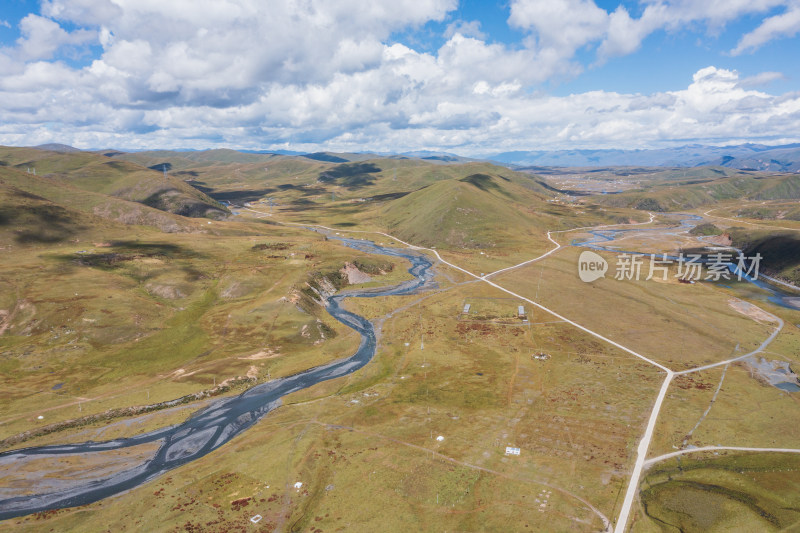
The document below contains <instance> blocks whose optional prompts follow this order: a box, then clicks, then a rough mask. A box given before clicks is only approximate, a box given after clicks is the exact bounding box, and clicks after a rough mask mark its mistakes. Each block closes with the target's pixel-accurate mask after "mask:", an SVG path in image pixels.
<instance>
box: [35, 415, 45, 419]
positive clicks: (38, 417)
mask: <svg viewBox="0 0 800 533" xmlns="http://www.w3.org/2000/svg"><path fill="white" fill-rule="evenodd" d="M36 419H37V420H44V417H43V416H42V415H39V416H37V417H36Z"/></svg>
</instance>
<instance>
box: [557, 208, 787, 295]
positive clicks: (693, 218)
mask: <svg viewBox="0 0 800 533" xmlns="http://www.w3.org/2000/svg"><path fill="white" fill-rule="evenodd" d="M666 216H672V217H675V218H676V219H677V225H675V226H673V227H670V228H656V229H654V228H621V229H599V230H589V231H586V232H585V233H588V234H590V235H592V238H590V239H588V240H578V239H575V240H573V241H572V242H571V243H570V244H571V245H572V246H578V247H581V248H590V249H592V250H603V251H607V252H613V253H617V254H630V255H643V256H649V255H650V254H648V253H642V252H638V251H635V250H620V249H618V248H615V247H611V246H609V245H610V244H611V243H613V242H614V241H617V240H618V239H620V237H624V236H626V235H629V234H632V233H637V232H638V233H651V234H652V233H659V234H660V235H671V236H679V235H680V234H685V232H687V231H689V230H690V229H692V228H694V227H695V226H696V225H697V223H698V222H699V221H701V220H703V217H701V216H698V215H689V214H683V213H676V214H672V215H666ZM698 240H700V241H703V240H704V239H703V237H698ZM732 250H736V252H738V253H741V251H740V250H737V249H735V248H734V249H732ZM734 255H736V254H734ZM656 256H657V258H658V259H662V254H656ZM666 259H667V260H670V261H673V262H677V261H678V260H679V259H680V258H679V256H677V255H674V254H666ZM699 262H700V263H705V262H708V261H706V260H704V259H702V260H700V261H699ZM728 270H729V271H730V272H731V273H732V275H731V279H738V276H737V272H738V264H734V263H728ZM741 278H742V281H747V282H749V283H750V284H751V285H752V286H753V288H758V289H761V290H762V291H765V293H766V294H764V293H762V294H758V292H757V291H751V292H752V293H751V294H748V296H749V297H752V298H755V299H758V300H766V301H769V302H772V303H774V304H776V305H779V306H781V307H785V308H787V309H794V310H800V297H798V294H797V293H792V292H789V291H786V290H783V289H781V288H780V287H778V286H776V285H773V284H770V283H766V282H764V281H763V280H761V279H758V278H757V277H756V278H754V277H751V276H748V275H746V274H744V273H742V276H741Z"/></svg>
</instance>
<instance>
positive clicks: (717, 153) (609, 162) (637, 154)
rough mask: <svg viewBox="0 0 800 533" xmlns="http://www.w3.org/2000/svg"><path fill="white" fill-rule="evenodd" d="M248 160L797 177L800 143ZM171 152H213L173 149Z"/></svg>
mask: <svg viewBox="0 0 800 533" xmlns="http://www.w3.org/2000/svg"><path fill="white" fill-rule="evenodd" d="M34 148H38V149H40V150H50V151H54V152H77V151H80V150H78V149H77V148H73V147H71V146H66V145H63V144H43V145H40V146H35V147H34ZM228 151H229V152H239V153H241V154H251V155H274V154H279V155H290V156H301V157H305V158H307V159H313V160H316V161H323V162H328V163H343V162H347V161H360V160H364V159H370V158H375V157H394V158H397V157H401V158H402V157H409V158H417V159H423V160H428V161H432V162H439V163H464V162H468V161H477V160H488V161H493V162H496V163H500V164H503V165H507V166H513V167H523V168H524V167H619V166H623V167H624V166H641V167H699V166H721V167H728V168H735V169H739V170H766V171H774V172H800V144H786V145H781V146H767V145H764V144H740V145H735V146H706V145H700V144H691V145H686V146H680V147H676V148H659V149H652V150H614V149H608V150H605V149H603V150H591V149H589V150H531V151H516V152H503V153H499V154H491V155H486V156H484V157H482V158H467V157H463V156H460V155H457V154H453V153H449V152H433V151H427V150H418V151H414V152H402V153H399V154H396V153H388V152H380V153H374V152H363V153H336V152H314V153H305V152H294V151H291V150H270V151H267V150H264V151H261V150H258V151H256V150H228ZM173 152H197V153H204V152H213V150H211V151H206V150H204V151H195V150H173Z"/></svg>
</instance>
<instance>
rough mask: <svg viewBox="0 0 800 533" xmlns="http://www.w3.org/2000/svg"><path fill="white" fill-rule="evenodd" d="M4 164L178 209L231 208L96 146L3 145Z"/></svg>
mask: <svg viewBox="0 0 800 533" xmlns="http://www.w3.org/2000/svg"><path fill="white" fill-rule="evenodd" d="M0 168H7V169H15V170H18V171H21V172H23V173H25V174H28V173H29V172H30V174H28V175H30V176H32V177H36V178H40V179H46V180H48V181H50V182H53V183H60V184H63V185H69V186H72V187H75V188H78V189H82V190H84V191H87V192H92V193H100V194H104V195H108V196H113V197H117V198H122V199H125V200H130V201H133V202H138V203H141V204H144V205H147V206H149V207H153V208H155V209H159V210H161V211H166V212H169V213H174V214H178V215H183V216H188V217H205V218H214V219H220V218H223V217H225V216H227V214H228V213H227V210H226V209H225V208H224V207H223V206H222V205H221V204H219V203H218V202H216V201H215V200H212V199H211V198H209V197H208V196H207V195H206V194H204V193H203V192H201V191H199V190H197V189H195V188H194V187H192V186H190V185H188V184H187V183H185V182H184V181H183V180H181V179H177V178H174V177H171V176H167V178H166V179H165V178H164V175H163V173H161V172H158V171H154V170H150V169H148V168H145V167H142V166H140V165H137V164H135V163H132V162H128V161H116V160H113V159H111V158H109V157H106V156H103V155H99V154H95V153H91V152H69V153H64V152H52V151H47V150H38V149H30V148H8V147H2V148H0ZM34 170H35V172H36V174H35V176H34V175H33V172H34Z"/></svg>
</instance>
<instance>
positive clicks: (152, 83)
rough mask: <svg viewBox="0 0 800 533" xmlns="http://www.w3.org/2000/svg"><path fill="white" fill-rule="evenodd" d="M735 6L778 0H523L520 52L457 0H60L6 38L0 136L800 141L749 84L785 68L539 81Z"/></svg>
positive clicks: (406, 144)
mask: <svg viewBox="0 0 800 533" xmlns="http://www.w3.org/2000/svg"><path fill="white" fill-rule="evenodd" d="M723 3H724V4H725V5H728V6H731V7H730V12H737V13H740V14H741V13H745V12H762V11H764V10H768V9H773V8H774V7H775V5H776V2H772V1H770V0H750V1H748V2H744V1H741V0H728V1H727V2H721V0H720V2H717V1H709V2H703V3H698V2H689V1H688V0H687V1H679V0H673V1H670V2H666V1H661V0H659V1H655V0H653V1H649V0H648V1H646V2H645V3H644V7H643V9H642V10H640V12H638V16H633V15H631V13H630V12H628V11H627V10H626V9H625V8H624V7H618V8H617V9H615V10H614V11H611V12H609V11H606V10H604V9H602V8H599V7H598V6H597V5H596V4H595V3H594V2H593V0H550V1H542V0H514V1H513V2H512V3H511V4H510V15H509V24H511V25H513V26H514V27H515V28H517V29H519V30H521V31H523V32H524V33H526V35H527V38H526V39H525V40H524V41H523V42H522V43H520V44H519V45H517V46H510V45H505V44H501V43H492V42H488V41H487V38H486V36H485V35H483V34H482V33H481V28H480V25H479V24H478V23H477V22H474V21H472V22H469V21H462V20H452V19H448V18H447V17H448V16H451V17H452V11H453V10H454V9H455V8H456V7H457V6H456V2H455V0H374V1H372V2H369V3H363V2H360V1H357V0H337V1H323V0H307V1H305V2H296V1H293V0H276V1H274V2H270V5H269V8H268V9H266V8H265V7H263V4H262V3H258V2H252V1H249V0H224V1H212V0H191V1H190V0H174V1H170V2H164V1H163V0H114V1H113V2H112V1H111V0H69V1H67V0H48V1H45V2H43V3H42V11H41V15H33V14H32V15H29V16H27V17H25V19H23V21H22V23H21V24H20V26H21V33H22V37H21V38H20V40H19V41H18V43H17V45H16V47H13V48H7V49H0V73H2V76H0V116H2V117H3V120H2V121H0V144H3V143H4V144H39V143H42V142H48V141H56V140H57V141H59V142H67V143H72V144H75V145H77V146H80V147H104V146H117V147H123V148H150V147H165V148H168V147H187V148H206V147H209V146H210V145H223V146H231V147H241V148H254V149H264V148H270V147H274V148H279V147H287V148H288V147H291V148H293V149H300V150H303V149H308V150H317V149H332V150H363V149H372V150H385V151H390V150H405V149H418V148H432V149H450V150H456V151H460V152H463V153H465V154H470V153H478V152H485V151H487V150H494V149H497V150H503V149H534V148H538V147H547V148H564V147H570V146H640V145H656V144H658V143H661V142H664V141H668V140H672V139H693V140H697V141H706V142H720V141H724V140H726V139H729V138H731V137H751V138H753V139H756V138H760V139H763V138H770V137H775V136H779V137H782V138H789V137H792V136H796V134H797V131H796V124H797V123H798V120H800V96H798V95H795V94H788V95H783V96H772V95H769V94H767V93H764V92H760V91H757V90H755V88H756V87H759V86H761V85H763V84H765V83H768V82H769V81H772V80H775V79H778V77H779V76H780V74H779V73H763V74H760V75H757V76H753V77H751V78H745V79H741V78H740V77H739V75H738V73H736V72H735V71H731V70H725V69H718V68H715V67H708V68H705V69H702V70H700V71H698V72H697V73H695V75H694V77H693V78H692V79H691V80H689V79H687V87H686V89H684V90H682V91H675V92H658V93H655V94H650V95H638V94H622V93H614V92H606V91H594V92H587V93H583V94H576V95H569V96H562V97H555V96H548V95H546V94H542V93H541V92H539V91H538V90H537V88H538V87H539V85H540V84H541V83H543V82H546V81H548V80H551V79H553V78H557V77H565V76H566V77H569V76H575V75H577V74H578V73H579V72H580V71H581V69H582V68H583V66H582V65H581V64H580V63H579V62H578V61H576V60H575V54H576V52H577V51H578V50H581V49H586V48H589V49H591V48H592V47H596V49H597V50H596V52H597V57H598V59H600V60H603V59H606V58H610V57H613V56H615V55H624V54H628V53H631V52H633V51H635V50H636V49H637V48H638V47H639V46H640V44H641V42H642V40H643V39H645V38H646V37H647V35H649V34H650V33H652V32H653V31H656V30H657V29H659V28H662V29H668V28H671V27H679V26H680V25H681V24H684V23H686V22H687V21H702V22H704V23H706V24H708V25H709V26H714V25H719V24H724V23H725V22H726V21H727V20H730V17H731V16H732V15H731V14H730V12H729V11H726V9H724V6H723V5H722V4H723ZM701 4H702V5H701ZM767 20H769V19H767ZM429 21H438V22H440V23H442V25H443V26H444V25H446V28H447V29H446V30H445V36H446V37H445V38H446V41H445V42H444V43H443V44H442V45H441V46H440V47H439V49H438V50H433V51H419V50H415V49H414V48H413V47H411V46H408V45H406V44H402V43H398V42H393V39H394V35H396V34H397V33H398V32H404V31H407V30H409V29H413V28H416V27H422V26H423V25H425V24H426V23H427V22H429ZM765 24H766V21H765ZM65 28H70V30H69V31H68V30H67V29H65ZM73 28H75V29H73ZM86 44H93V45H95V46H97V47H99V48H100V49H101V52H100V53H99V54H97V55H96V57H95V58H94V60H93V61H91V62H90V64H88V65H86V66H83V67H72V66H69V65H68V64H65V63H64V62H61V61H58V60H54V59H53V58H54V57H58V51H59V50H60V49H61V48H62V47H69V46H84V45H86Z"/></svg>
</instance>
